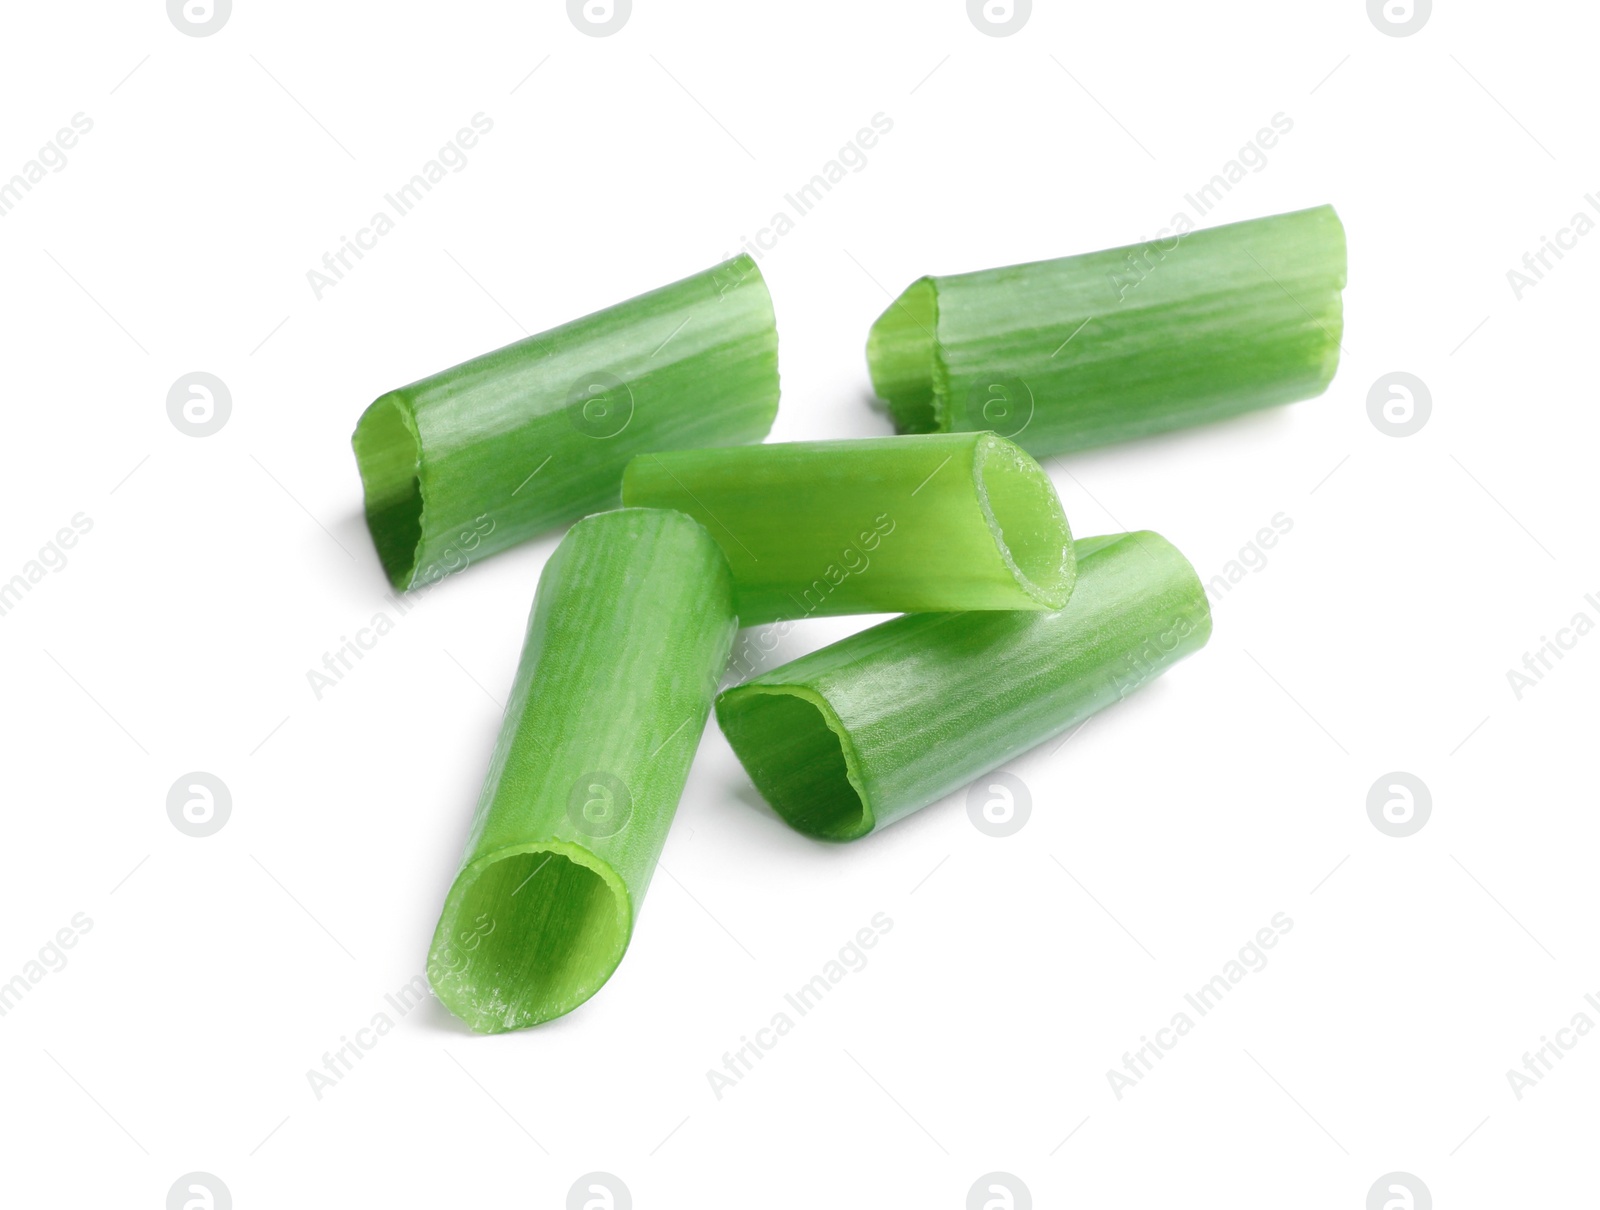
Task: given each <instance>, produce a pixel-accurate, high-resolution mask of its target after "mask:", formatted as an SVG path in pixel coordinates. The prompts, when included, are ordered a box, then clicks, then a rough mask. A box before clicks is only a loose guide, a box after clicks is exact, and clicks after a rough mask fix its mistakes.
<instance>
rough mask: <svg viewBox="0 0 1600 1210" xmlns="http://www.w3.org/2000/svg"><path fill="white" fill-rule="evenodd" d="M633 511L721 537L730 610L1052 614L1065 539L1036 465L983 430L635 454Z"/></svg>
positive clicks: (756, 615)
mask: <svg viewBox="0 0 1600 1210" xmlns="http://www.w3.org/2000/svg"><path fill="white" fill-rule="evenodd" d="M622 498H623V500H624V501H625V502H626V503H628V504H630V505H643V506H647V507H653V508H675V509H678V510H680V511H682V512H686V513H688V514H689V515H690V516H691V517H693V518H695V520H697V521H699V522H700V523H701V524H702V525H704V526H705V527H706V528H707V529H708V530H710V531H711V536H712V537H713V538H715V539H717V541H718V542H720V543H721V544H722V550H723V553H724V554H726V555H727V556H728V564H729V566H730V567H732V568H733V581H734V589H735V594H736V599H737V604H738V611H739V617H740V620H741V621H742V622H743V623H744V624H745V625H746V626H750V625H756V624H759V623H762V622H770V621H773V620H775V619H778V618H784V619H795V618H805V617H822V616H825V615H830V614H845V613H900V612H928V611H934V610H957V609H1034V610H1039V609H1059V608H1060V607H1061V606H1062V605H1064V604H1065V603H1066V600H1067V597H1068V595H1069V594H1070V593H1071V591H1072V580H1073V574H1074V562H1073V554H1072V535H1071V533H1070V532H1069V531H1068V529H1067V519H1066V516H1065V515H1064V514H1063V513H1062V511H1061V502H1060V500H1058V499H1057V498H1056V492H1055V487H1054V486H1053V485H1052V484H1051V482H1050V478H1049V476H1048V475H1046V474H1045V473H1044V471H1042V470H1041V469H1040V468H1039V464H1038V463H1036V462H1035V461H1034V460H1033V459H1032V458H1030V457H1028V455H1027V454H1025V453H1024V452H1023V451H1022V450H1020V449H1018V448H1017V447H1016V446H1015V445H1013V444H1012V443H1011V442H1009V441H1005V440H1003V439H1001V438H999V437H995V436H994V435H992V434H989V433H952V434H945V435H938V436H927V437H875V438H870V439H867V440H864V441H812V442H799V443H796V444H793V445H754V446H746V447H744V448H741V449H722V450H690V451H686V452H681V453H671V454H645V455H642V456H641V457H639V458H636V459H634V460H633V462H631V463H630V464H629V465H628V470H627V473H626V474H625V475H624V476H623V481H622Z"/></svg>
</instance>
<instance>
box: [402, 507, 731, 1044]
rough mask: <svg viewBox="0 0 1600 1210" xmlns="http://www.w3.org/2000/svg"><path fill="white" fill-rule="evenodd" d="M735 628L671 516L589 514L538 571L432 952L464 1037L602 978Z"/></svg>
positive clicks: (557, 1011)
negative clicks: (465, 1029) (466, 1029)
mask: <svg viewBox="0 0 1600 1210" xmlns="http://www.w3.org/2000/svg"><path fill="white" fill-rule="evenodd" d="M737 628H738V619H737V618H736V617H735V616H734V613H733V588H732V583H731V577H730V576H729V574H728V566H727V563H726V561H725V560H724V559H723V557H722V552H721V551H720V550H718V549H717V545H716V543H715V542H713V541H712V540H711V538H710V536H709V535H707V533H706V532H705V530H704V529H702V528H701V527H700V526H699V525H698V524H697V523H696V522H694V521H693V520H691V519H690V518H688V517H685V516H683V515H682V514H680V513H675V512H668V511H665V510H661V509H623V510H620V511H618V512H609V513H601V514H598V515H596V516H592V517H589V518H587V519H585V520H583V521H580V522H578V524H576V525H574V526H573V527H572V529H571V530H570V531H569V532H568V533H567V536H566V537H565V538H564V539H562V542H561V545H560V546H559V547H557V548H556V552H555V554H553V555H552V556H551V557H550V561H549V563H548V564H546V566H545V569H544V574H543V575H542V576H541V577H540V579H539V590H538V593H537V595H536V597H535V598H534V603H533V613H532V616H531V617H530V618H529V621H528V636H527V642H526V644H525V645H524V647H523V651H522V662H521V664H520V665H519V666H518V669H517V676H516V681H515V683H514V685H513V686H512V690H511V698H510V701H509V703H508V704H507V706H506V713H505V719H504V721H503V723H502V724H501V728H500V737H499V739H498V741H497V742H496V744H495V749H494V757H493V759H492V760H491V762H490V765H489V775H488V779H487V780H486V782H485V783H484V787H483V794H482V796H481V798H480V799H479V801H478V809H477V814H476V816H475V817H474V820H473V825H472V833H471V837H470V839H469V840H468V842H467V853H466V858H465V860H464V861H463V863H462V867H461V871H460V873H459V874H457V875H456V879H455V883H454V885H453V886H451V888H450V893H449V895H448V896H447V897H446V899H445V904H444V911H443V913H442V914H441V916H440V918H439V927H438V930H437V932H436V933H435V934H434V938H433V945H432V948H431V949H430V951H429V954H428V980H429V982H430V983H431V984H432V985H433V990H434V992H435V993H436V994H437V995H438V997H439V999H440V1000H441V1001H443V1003H444V1004H445V1006H446V1007H447V1008H449V1009H450V1011H451V1012H453V1013H455V1014H456V1016H458V1017H460V1018H461V1019H462V1020H463V1021H465V1022H466V1023H467V1024H468V1025H470V1026H471V1027H472V1028H473V1029H475V1030H478V1031H480V1032H482V1033H499V1032H501V1031H504V1030H509V1029H521V1028H524V1027H526V1026H529V1025H537V1024H539V1023H540V1022H541V1021H548V1020H549V1019H551V1018H552V1017H559V1016H561V1015H562V1014H563V1013H566V1012H570V1011H571V1010H572V1009H574V1008H576V1007H577V1006H578V1005H580V1004H582V1003H583V1002H584V1001H585V1000H587V999H588V998H589V997H590V996H592V995H594V993H595V992H596V991H598V990H599V989H600V987H601V985H602V984H604V983H605V981H606V980H607V979H609V978H610V977H611V973H612V971H614V970H615V969H616V967H617V963H618V962H620V961H621V960H622V955H623V952H624V951H625V950H626V949H627V948H628V939H629V937H630V936H631V935H632V932H633V922H634V919H635V917H636V916H637V914H638V911H639V905H640V903H641V902H642V901H643V899H644V893H645V888H646V887H648V886H649V885H650V876H651V874H652V873H653V872H654V870H655V866H656V859H657V858H658V857H659V856H660V855H661V848H662V845H663V844H664V843H665V842H666V836H667V828H668V826H669V825H670V824H671V823H672V816H673V814H674V812H675V811H676V810H677V808H678V799H679V797H680V796H681V795H682V793H683V785H684V781H685V779H686V778H687V777H688V774H689V764H690V762H691V761H692V760H693V759H694V753H695V748H696V746H697V745H698V743H699V740H700V734H701V732H702V731H703V730H704V729H705V722H706V716H707V714H708V713H709V712H710V709H711V699H712V697H713V695H714V694H715V693H716V686H717V680H718V678H719V677H720V676H721V674H722V670H723V668H724V667H725V666H726V664H727V660H728V652H729V649H730V647H731V646H732V643H733V636H734V632H735V630H736V629H737Z"/></svg>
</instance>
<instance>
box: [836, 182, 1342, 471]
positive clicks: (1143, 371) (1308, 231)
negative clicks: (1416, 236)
mask: <svg viewBox="0 0 1600 1210" xmlns="http://www.w3.org/2000/svg"><path fill="white" fill-rule="evenodd" d="M1344 284H1345V237H1344V227H1343V226H1342V225H1341V224H1340V222H1339V217H1338V215H1336V214H1335V213H1334V211H1333V207H1331V206H1320V207H1317V208H1316V209H1313V210H1300V211H1296V212H1294V213H1291V214H1280V215H1276V216H1274V217H1271V218H1260V219H1252V220H1250V221H1248V222H1242V223H1233V224H1230V225H1229V226H1225V227H1214V228H1212V229H1210V230H1207V231H1192V230H1189V229H1187V228H1185V229H1184V230H1182V231H1180V232H1177V233H1175V234H1172V235H1170V236H1166V237H1162V238H1157V239H1154V240H1151V241H1150V242H1148V243H1144V244H1138V245H1134V246H1132V247H1127V248H1111V249H1108V250H1106V251H1104V252H1091V253H1088V254H1086V255H1083V256H1069V257H1063V258H1061V259H1059V260H1048V261H1037V262H1035V263H1032V264H1026V265H1014V266H1011V267H1009V268H1004V269H987V270H984V271H982V272H978V273H963V274H959V275H956V276H952V277H924V278H922V279H921V280H919V281H917V282H915V283H914V284H913V285H912V286H911V287H910V288H908V289H907V290H906V292H905V293H904V294H902V295H901V296H900V297H899V298H898V299H896V300H895V302H894V303H892V304H891V305H890V307H889V309H888V310H886V311H885V312H884V313H883V315H882V316H881V317H880V318H879V319H878V321H877V322H876V323H875V324H873V326H872V332H871V335H870V336H869V337H868V340H867V362H868V365H869V367H870V369H871V371H872V382H873V387H874V389H875V390H876V391H877V393H878V394H879V395H880V396H881V397H883V398H884V399H886V400H888V401H889V405H890V411H891V413H892V415H893V417H894V420H895V426H896V428H897V429H898V430H899V431H900V432H903V433H906V432H909V433H928V432H967V431H972V430H978V429H992V430H994V431H995V432H997V433H999V434H1000V435H1001V436H1005V437H1010V438H1011V439H1012V440H1013V441H1015V442H1017V444H1019V445H1021V446H1022V447H1023V448H1025V449H1027V450H1029V451H1030V452H1032V453H1034V454H1036V455H1038V456H1040V457H1043V456H1045V455H1049V454H1058V453H1063V452H1065V451H1068V450H1076V449H1083V448H1086V447H1089V446H1095V445H1104V444H1107V443H1109V442H1113V441H1125V440H1128V439H1130V438H1134V437H1142V436H1145V435H1147V434H1150V433H1158V432H1162V431H1164V430H1167V429H1174V428H1181V427H1183V426H1186V425H1191V424H1201V423H1204V422H1206V421H1211V420H1218V419H1221V418H1223V417H1226V416H1233V415H1236V414H1238V413H1240V412H1246V411H1250V410H1252V409H1254V408H1263V407H1269V406H1271V405H1273V404H1280V403H1290V402H1293V401H1294V400H1297V399H1307V398H1310V397H1311V396H1313V395H1319V394H1321V393H1322V392H1323V391H1324V390H1325V389H1326V388H1327V386H1328V383H1329V382H1330V381H1332V379H1333V375H1334V371H1335V370H1336V369H1337V367H1338V364H1339V338H1340V335H1341V333H1342V331H1343V325H1344V311H1343V302H1342V298H1341V294H1340V291H1341V290H1342V289H1343V288H1344Z"/></svg>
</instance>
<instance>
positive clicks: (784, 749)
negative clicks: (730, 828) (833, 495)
mask: <svg viewBox="0 0 1600 1210" xmlns="http://www.w3.org/2000/svg"><path fill="white" fill-rule="evenodd" d="M1077 549H1078V584H1077V587H1076V588H1075V589H1074V590H1073V593H1072V600H1071V601H1069V602H1068V603H1067V607H1066V608H1065V609H1062V610H1060V611H1058V612H1055V613H981V612H971V613H958V614H949V613H945V614H908V615H907V616H905V617H900V618H895V619H893V620H892V621H889V622H884V623H883V624H882V625H880V626H874V627H872V628H871V629H869V630H864V631H862V632H861V633H859V634H855V635H852V636H851V637H849V638H847V639H844V640H842V641H841V642H838V643H835V644H833V645H832V646H831V647H824V648H823V649H822V650H821V651H816V652H813V653H812V654H810V655H807V656H802V657H801V658H800V659H798V660H795V661H794V662H793V663H790V664H785V665H784V666H783V667H781V668H777V669H775V670H773V671H772V672H768V673H764V674H763V675H761V676H758V677H756V678H755V679H753V680H751V681H747V682H746V683H745V684H743V685H738V686H735V687H734V688H732V689H729V690H727V691H726V692H724V693H723V694H722V695H721V696H720V697H719V698H718V699H717V721H718V723H720V724H721V726H722V732H723V734H724V735H726V736H727V737H728V742H729V744H731V745H732V746H733V751H734V753H735V754H736V755H737V756H738V758H739V761H740V763H741V764H743V765H744V767H745V770H746V772H748V773H749V774H750V778H751V780H752V781H754V782H755V784H756V788H757V789H758V790H760V791H761V794H762V797H764V798H765V799H766V800H767V801H768V802H769V803H771V804H772V806H773V807H774V808H775V809H776V810H777V812H778V814H779V815H781V816H782V817H783V818H784V819H785V820H787V821H788V822H789V824H790V825H792V826H793V827H795V828H796V829H798V830H799V831H801V832H804V833H806V834H807V835H810V836H817V837H821V838H823V839H827V840H854V839H856V838H857V837H861V836H865V835H866V834H867V833H868V832H871V831H874V830H875V829H877V828H881V827H884V826H885V825H887V824H890V823H893V822H894V821H895V820H897V819H899V818H901V817H902V816H905V815H909V814H910V813H911V812H913V811H916V810H918V809H919V808H921V807H925V806H927V805H928V804H929V803H931V802H934V801H936V800H937V799H939V798H942V797H943V796H944V795H946V794H948V793H949V792H950V791H951V790H954V789H956V788H957V787H959V786H961V785H963V784H965V783H967V782H969V781H971V780H972V779H973V778H975V777H978V776H979V775H981V774H983V773H987V772H988V771H989V770H991V769H994V768H996V767H997V766H999V765H1002V764H1004V763H1005V762H1006V761H1008V760H1010V759H1011V758H1012V757H1013V756H1015V755H1017V754H1018V753H1020V752H1023V751H1025V750H1027V749H1028V748H1031V747H1033V746H1034V745H1035V744H1038V743H1041V742H1042V741H1044V740H1046V739H1048V738H1049V737H1050V736H1052V735H1055V734H1057V733H1058V732H1061V731H1064V730H1066V729H1067V728H1068V727H1070V726H1072V725H1073V724H1075V723H1077V722H1080V721H1082V720H1083V719H1085V718H1087V717H1089V715H1091V714H1093V713H1094V712H1095V711H1097V710H1099V709H1101V708H1102V707H1105V706H1108V705H1110V704H1111V703H1112V702H1115V701H1117V700H1119V699H1120V698H1122V697H1125V696H1127V694H1129V693H1131V692H1132V691H1133V690H1134V689H1136V688H1137V687H1138V686H1140V685H1142V684H1143V683H1145V682H1146V681H1148V680H1150V679H1151V678H1153V677H1155V676H1156V675H1157V674H1159V673H1160V672H1162V671H1163V670H1164V669H1166V668H1167V667H1169V666H1170V665H1172V664H1174V663H1176V662H1177V661H1178V660H1180V659H1182V658H1183V657H1184V656H1186V655H1188V654H1189V653H1190V652H1192V651H1196V650H1198V649H1199V648H1201V647H1203V646H1204V645H1205V643H1206V640H1207V639H1208V638H1210V636H1211V610H1210V607H1209V605H1208V604H1207V602H1206V594H1205V589H1204V588H1202V587H1201V584H1200V579H1199V577H1198V576H1196V575H1195V572H1194V568H1192V567H1191V566H1190V565H1189V562H1188V560H1187V559H1185V558H1184V557H1183V556H1182V555H1181V554H1179V553H1178V551H1177V550H1176V549H1175V548H1174V547H1173V546H1172V545H1171V544H1169V543H1168V542H1167V541H1166V539H1164V538H1162V537H1161V536H1160V535H1158V534H1153V533H1148V532H1145V533H1132V534H1115V535H1110V536H1107V537H1100V538H1087V539H1085V540H1083V541H1081V542H1079V543H1078V544H1077Z"/></svg>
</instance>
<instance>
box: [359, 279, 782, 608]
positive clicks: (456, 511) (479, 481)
mask: <svg viewBox="0 0 1600 1210" xmlns="http://www.w3.org/2000/svg"><path fill="white" fill-rule="evenodd" d="M777 408H778V333H777V327H776V323H775V321H774V318H773V314H772V299H771V297H770V296H769V295H768V293H767V286H766V283H765V282H764V281H763V280H762V278H761V273H760V270H758V269H757V268H756V265H755V262H754V261H752V260H751V259H750V258H749V257H748V256H739V257H735V258H734V259H733V260H730V261H727V262H725V263H723V264H721V265H718V266H716V267H715V268H713V269H708V270H707V271H705V272H704V273H698V274H696V275H695V276H693V277H689V278H685V279H684V280H683V281H680V282H677V283H675V284H673V285H670V286H664V287H662V288H661V289H659V290H654V291H652V292H650V293H649V294H642V295H640V296H639V297H638V298H635V299H631V300H629V301H628V302H625V303H620V304H618V305H617V306H614V307H609V308H607V309H606V310H604V311H597V312H596V313H595V314H593V315H590V316H587V317H585V318H583V319H579V320H574V321H573V322H572V323H569V324H566V325H564V326H562V327H559V328H555V329H553V330H552V331H549V332H544V333H542V334H540V335H538V336H531V337H529V338H528V339H526V340H522V341H518V342H517V343H516V344H513V345H507V346H506V347H505V348H503V349H499V350H497V351H495V352H493V353H488V354H486V355H484V356H482V357H478V358H475V359H474V360H472V361H468V362H465V363H464V364H462V365H458V366H456V367H455V368H453V369H449V370H445V371H443V372H442V373H439V374H435V375H434V376H433V377H431V378H425V379H423V380H422V381H421V382H417V383H413V384H412V385H411V386H408V387H402V388H401V389H400V390H398V391H390V392H389V393H388V394H387V395H384V396H382V397H381V398H379V399H378V400H377V401H376V402H375V403H373V404H372V406H371V407H369V408H368V409H367V410H366V412H365V413H364V414H363V415H362V417H361V421H360V423H359V424H358V425H357V426H356V431H355V436H354V437H353V438H352V444H353V445H354V446H355V453H356V462H357V463H358V464H359V466H360V469H361V482H362V485H363V487H364V488H365V493H366V509H367V526H368V528H369V529H371V531H372V539H373V542H374V543H375V544H376V545H377V548H378V557H379V559H380V560H381V561H382V563H383V569H384V572H385V573H386V574H387V575H388V577H389V579H390V580H391V581H392V582H393V583H394V585H395V587H397V588H401V589H405V588H415V587H417V586H418V585H421V584H426V583H430V582H432V581H434V580H438V579H441V578H442V577H444V576H446V575H449V574H450V573H452V572H455V571H459V570H461V568H463V567H465V566H466V565H467V564H469V563H472V562H475V561H477V560H478V559H481V558H483V557H485V556H486V555H491V554H494V553H496V552H497V551H501V550H505V549H506V548H507V547H510V546H514V545H515V544H516V543H518V542H522V541H525V540H526V539H528V538H531V537H533V536H535V535H537V534H539V533H540V532H541V531H543V530H547V529H550V528H551V527H552V526H556V525H561V524H564V523H566V522H568V521H572V520H575V519H577V518H578V517H582V516H585V515H586V514H588V513H592V512H596V511H598V510H600V509H605V508H613V507H615V506H616V504H617V502H618V489H619V486H620V485H621V483H622V470H623V467H625V466H626V465H627V463H628V459H630V458H632V457H633V456H634V455H635V454H639V453H642V452H644V451H646V450H663V449H685V448H689V447H694V446H706V445H737V444H740V443H743V442H748V441H760V440H761V439H762V438H764V437H765V436H766V435H767V433H768V432H769V431H770V430H771V428H772V421H773V418H774V417H775V416H776V415H777Z"/></svg>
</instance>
